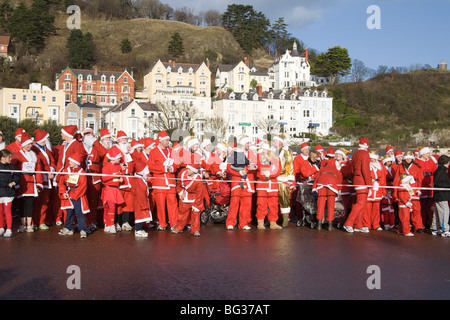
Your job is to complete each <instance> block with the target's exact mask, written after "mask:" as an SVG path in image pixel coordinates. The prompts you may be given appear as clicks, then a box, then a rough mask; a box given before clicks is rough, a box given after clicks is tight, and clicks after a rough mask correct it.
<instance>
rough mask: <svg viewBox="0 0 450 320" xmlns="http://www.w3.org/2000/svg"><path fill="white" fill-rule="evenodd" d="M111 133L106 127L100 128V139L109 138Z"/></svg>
mask: <svg viewBox="0 0 450 320" xmlns="http://www.w3.org/2000/svg"><path fill="white" fill-rule="evenodd" d="M110 137H111V133H109V130H108V129H107V128H103V129H101V130H100V140H103V139H105V138H110Z"/></svg>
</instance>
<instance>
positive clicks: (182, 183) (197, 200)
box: [176, 169, 205, 212]
mask: <svg viewBox="0 0 450 320" xmlns="http://www.w3.org/2000/svg"><path fill="white" fill-rule="evenodd" d="M176 190H177V193H178V197H179V201H180V205H181V203H183V204H185V205H191V206H192V209H193V210H194V211H196V212H202V211H203V210H205V207H204V204H203V181H202V178H201V176H200V175H199V174H195V175H194V176H193V177H188V175H187V169H183V170H181V172H180V175H179V179H178V180H177V187H176Z"/></svg>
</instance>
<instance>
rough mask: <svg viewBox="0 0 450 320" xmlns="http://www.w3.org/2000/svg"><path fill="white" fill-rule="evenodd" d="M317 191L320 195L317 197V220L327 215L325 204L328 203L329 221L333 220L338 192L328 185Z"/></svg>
mask: <svg viewBox="0 0 450 320" xmlns="http://www.w3.org/2000/svg"><path fill="white" fill-rule="evenodd" d="M317 193H318V195H319V197H318V198H317V214H316V218H317V220H323V218H324V215H325V204H327V221H333V220H334V206H335V204H336V196H337V194H336V193H335V192H333V191H332V190H330V189H328V188H326V187H324V188H321V189H319V190H318V191H317Z"/></svg>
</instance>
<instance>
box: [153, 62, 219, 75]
mask: <svg viewBox="0 0 450 320" xmlns="http://www.w3.org/2000/svg"><path fill="white" fill-rule="evenodd" d="M158 62H160V63H162V64H163V66H164V68H165V69H167V68H168V67H170V68H171V69H172V70H179V69H180V68H181V69H182V70H183V73H187V72H188V71H189V69H190V68H192V72H197V70H198V69H199V68H200V67H201V66H202V65H203V64H204V63H201V64H195V63H181V62H176V61H168V62H162V61H161V60H158V61H157V62H155V63H154V64H152V65H151V66H150V68H149V70H148V72H147V73H149V72H151V71H152V70H153V68H154V67H155V66H156V64H157V63H158ZM208 70H209V69H208ZM210 72H211V71H210Z"/></svg>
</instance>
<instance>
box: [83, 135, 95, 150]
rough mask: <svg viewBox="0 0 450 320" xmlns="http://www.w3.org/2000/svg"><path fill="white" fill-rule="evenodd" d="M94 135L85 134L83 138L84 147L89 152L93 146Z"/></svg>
mask: <svg viewBox="0 0 450 320" xmlns="http://www.w3.org/2000/svg"><path fill="white" fill-rule="evenodd" d="M95 140H96V139H95V137H94V136H85V137H84V138H83V144H84V147H85V148H86V150H87V151H88V152H89V153H90V152H91V151H92V148H93V146H94V142H95Z"/></svg>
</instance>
